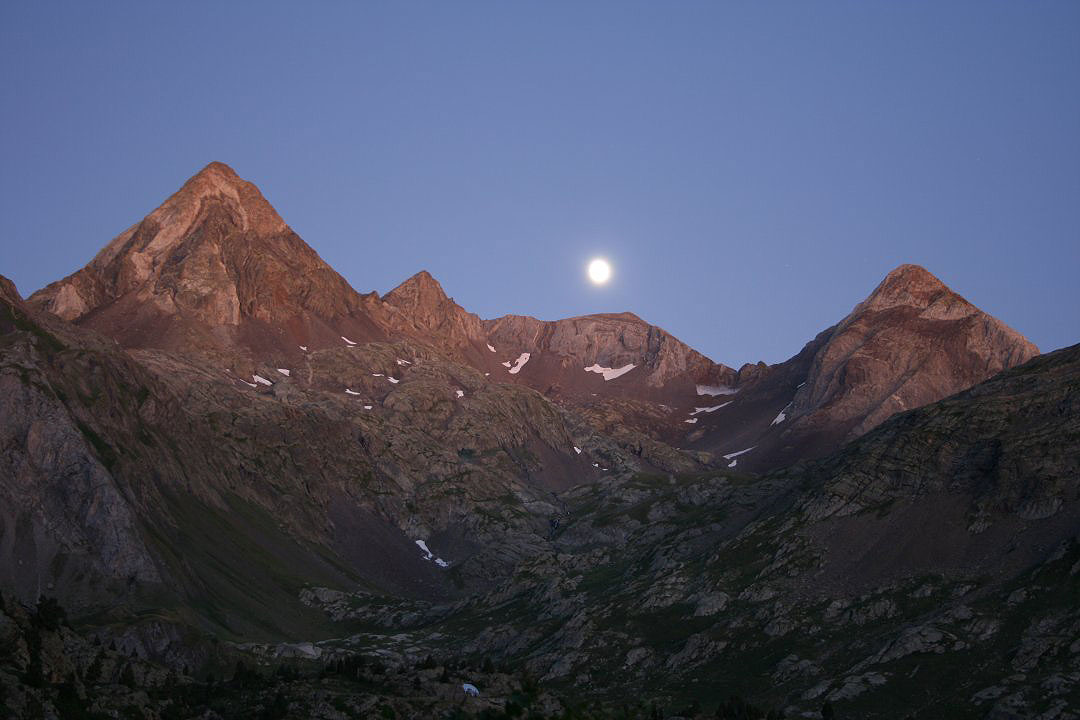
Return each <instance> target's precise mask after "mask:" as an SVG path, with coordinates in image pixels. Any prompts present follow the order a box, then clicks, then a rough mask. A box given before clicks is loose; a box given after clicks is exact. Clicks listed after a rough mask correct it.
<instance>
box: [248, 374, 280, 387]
mask: <svg viewBox="0 0 1080 720" xmlns="http://www.w3.org/2000/svg"><path fill="white" fill-rule="evenodd" d="M251 379H252V380H254V381H255V382H257V383H262V384H263V385H273V384H274V383H272V382H270V381H269V380H267V379H266V378H264V377H263V376H262V375H252V376H251Z"/></svg>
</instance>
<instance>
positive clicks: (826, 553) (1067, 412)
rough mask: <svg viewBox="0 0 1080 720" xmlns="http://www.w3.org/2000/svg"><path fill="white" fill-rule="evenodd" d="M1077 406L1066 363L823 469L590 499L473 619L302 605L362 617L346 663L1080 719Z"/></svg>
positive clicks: (1071, 357)
mask: <svg viewBox="0 0 1080 720" xmlns="http://www.w3.org/2000/svg"><path fill="white" fill-rule="evenodd" d="M1078 401H1080V346H1074V347H1072V348H1069V349H1067V350H1063V351H1059V352H1057V353H1053V354H1051V355H1048V356H1045V357H1040V358H1037V359H1036V360H1033V361H1031V362H1029V363H1028V364H1026V365H1024V366H1022V367H1020V368H1017V369H1014V370H1012V371H1008V372H1005V373H1002V374H1000V375H999V376H997V377H995V378H994V379H992V380H991V381H989V382H987V383H984V384H982V385H979V386H976V387H975V388H972V389H971V390H969V391H967V392H965V393H961V394H959V395H956V396H952V397H950V398H948V399H947V400H945V401H943V402H941V403H937V404H934V405H930V406H927V407H925V408H923V409H921V410H918V411H915V412H913V413H909V414H906V415H903V416H901V417H896V418H893V419H892V420H890V421H888V422H886V423H885V424H884V425H882V426H881V427H880V428H878V429H877V430H875V431H873V432H871V433H869V434H867V435H866V436H865V437H863V438H862V439H860V440H859V441H858V442H856V443H854V444H852V445H851V446H849V447H848V448H846V449H844V450H843V451H841V452H839V453H837V454H835V455H832V456H830V457H829V458H826V459H824V460H821V461H819V462H815V463H807V464H803V465H800V466H798V467H795V468H790V469H787V470H784V471H780V472H778V473H774V474H772V475H768V476H765V477H761V478H754V477H751V476H746V475H740V474H736V473H727V472H719V473H712V474H706V475H684V476H671V477H664V476H659V477H656V476H653V477H650V476H645V475H638V476H634V477H628V478H623V479H618V480H615V479H613V480H609V481H604V482H602V483H599V484H594V485H589V486H583V487H580V488H578V489H577V490H575V491H574V492H573V493H570V494H567V495H564V497H563V499H564V501H565V502H566V503H567V508H568V516H567V520H566V522H565V523H564V524H563V525H562V526H561V527H560V529H559V531H558V532H557V533H556V534H555V536H554V537H553V539H552V541H551V543H550V545H549V546H548V547H547V548H546V549H545V550H544V551H543V552H540V553H538V554H537V555H536V556H534V557H533V558H531V559H530V560H528V561H527V562H524V563H522V564H521V565H519V566H518V568H517V569H516V570H515V572H514V574H513V576H512V577H511V578H510V579H508V580H507V581H505V582H504V583H502V584H501V585H500V586H499V587H498V588H496V589H495V590H493V591H491V592H488V593H483V594H479V595H476V596H474V597H472V598H471V599H469V600H468V602H464V603H458V604H456V605H454V606H438V605H431V604H422V605H417V604H408V603H399V604H397V605H396V606H392V607H391V608H383V609H382V610H380V611H379V612H373V610H372V606H371V605H370V603H362V602H356V601H355V600H354V601H352V602H349V598H348V596H343V595H341V594H339V593H334V592H332V591H328V590H327V591H316V592H313V593H311V594H310V595H309V596H308V597H309V601H310V602H312V603H313V604H314V605H316V606H319V607H322V608H324V609H325V610H326V611H327V612H328V613H329V614H331V616H333V617H336V618H339V619H346V618H350V617H351V618H361V617H362V618H364V619H365V620H366V621H367V622H368V623H369V628H371V630H370V631H369V634H368V635H365V636H364V637H363V638H362V639H360V638H358V639H356V641H355V643H356V644H355V647H356V648H359V649H363V650H365V651H370V650H371V649H372V648H374V647H384V648H396V650H395V652H403V650H404V648H406V647H409V646H411V647H414V648H422V649H423V650H424V651H430V649H431V648H438V649H439V650H440V651H441V652H460V651H461V650H462V649H463V648H464V650H465V651H466V652H469V653H471V654H473V655H474V656H476V657H484V656H489V657H492V656H493V657H495V658H496V659H497V661H498V662H501V663H520V664H523V665H524V666H525V667H527V668H528V669H529V670H530V671H531V672H533V673H534V674H535V675H536V676H537V677H539V678H540V680H541V685H543V686H545V687H570V688H574V691H575V692H576V693H579V694H580V695H582V696H584V697H591V698H595V699H598V700H604V699H607V700H609V701H611V702H612V703H613V704H615V705H617V701H618V698H621V697H625V693H627V692H630V691H631V689H632V692H634V693H635V695H636V696H637V697H652V698H658V699H659V701H660V702H661V703H662V704H664V705H667V706H668V707H670V708H680V707H685V706H687V705H689V704H692V703H694V702H696V703H698V706H699V707H705V708H711V707H713V706H715V705H716V704H717V703H719V702H721V700H722V699H723V698H724V697H726V696H727V694H729V693H732V692H741V693H747V694H749V695H750V696H751V699H752V700H754V701H755V702H757V703H760V704H762V705H765V706H773V707H779V708H783V709H784V710H785V712H786V713H787V716H788V717H818V714H817V713H818V711H820V710H821V709H822V708H823V706H824V704H825V703H828V704H829V706H830V707H831V708H832V710H833V711H835V713H836V716H837V717H860V718H876V717H881V718H888V717H908V718H922V717H926V718H936V717H943V716H944V717H991V718H1004V717H1040V718H1050V717H1055V718H1067V717H1075V716H1076V713H1077V710H1078V709H1080V706H1078V705H1077V701H1078V700H1080V643H1077V641H1076V638H1077V637H1080V635H1078V633H1080V612H1078V609H1077V605H1076V603H1075V599H1076V597H1077V593H1078V592H1080V488H1078V486H1077V483H1076V478H1077V476H1078V473H1080V454H1078V453H1077V452H1076V449H1077V446H1078V442H1080V406H1078V405H1077V403H1078ZM388 635H393V636H394V637H396V638H397V642H398V644H397V645H394V644H390V643H387V642H386V641H385V640H380V639H379V638H380V637H385V636H388ZM462 638H468V639H467V640H463V639H462ZM402 643H404V645H403V644H402ZM408 652H409V651H408V650H404V654H405V655H406V656H407V655H408ZM413 652H415V651H413Z"/></svg>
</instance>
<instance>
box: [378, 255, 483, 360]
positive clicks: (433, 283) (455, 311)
mask: <svg viewBox="0 0 1080 720" xmlns="http://www.w3.org/2000/svg"><path fill="white" fill-rule="evenodd" d="M382 300H383V302H384V303H385V304H386V305H387V306H388V308H389V309H390V310H391V312H392V313H393V320H392V321H391V323H392V325H393V326H394V327H395V328H396V329H398V330H401V331H404V332H406V333H411V334H417V333H419V334H435V335H437V336H439V337H440V339H442V340H444V341H446V340H449V341H451V342H453V343H454V344H458V345H464V344H466V343H469V342H476V341H479V339H480V338H481V336H482V328H481V324H480V318H478V317H477V316H476V315H473V314H472V313H470V312H467V311H466V310H465V309H464V308H462V307H461V306H460V305H458V304H457V303H456V302H454V299H453V298H451V297H448V296H447V294H446V292H445V291H444V290H443V289H442V285H440V284H439V281H438V280H436V279H435V278H433V277H432V276H431V273H429V272H428V271H427V270H421V271H420V272H418V273H416V274H415V275H413V276H412V277H410V278H409V279H408V280H406V281H405V282H403V283H401V284H400V285H398V286H397V287H396V288H394V289H393V290H391V291H390V292H388V293H386V295H384V296H383V297H382Z"/></svg>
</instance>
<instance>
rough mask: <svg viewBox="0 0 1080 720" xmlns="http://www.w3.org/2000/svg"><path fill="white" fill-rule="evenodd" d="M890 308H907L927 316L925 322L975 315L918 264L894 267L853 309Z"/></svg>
mask: <svg viewBox="0 0 1080 720" xmlns="http://www.w3.org/2000/svg"><path fill="white" fill-rule="evenodd" d="M894 307H911V308H916V309H918V310H921V311H923V312H924V313H929V314H928V315H926V317H927V318H928V319H937V320H955V319H957V318H961V317H967V316H968V315H971V314H973V313H976V312H978V308H976V307H975V306H974V305H972V304H971V303H969V302H968V301H967V300H965V299H964V298H962V297H961V296H960V295H957V294H956V293H955V292H953V291H952V290H950V289H949V287H948V286H947V285H945V283H943V282H942V281H941V280H939V279H938V278H937V277H936V276H934V274H933V273H931V272H930V271H928V270H927V269H926V268H924V267H922V266H921V265H912V264H905V265H900V266H899V267H897V268H895V269H894V270H893V271H892V272H890V273H889V274H888V275H886V276H885V279H884V280H882V281H881V283H880V284H879V285H878V286H877V287H876V288H875V289H874V291H873V292H872V293H870V295H869V297H867V298H866V300H864V301H863V302H862V303H860V304H859V306H858V307H857V308H856V312H859V311H873V312H880V311H882V310H888V309H889V308H894Z"/></svg>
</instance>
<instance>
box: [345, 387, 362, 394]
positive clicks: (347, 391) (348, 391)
mask: <svg viewBox="0 0 1080 720" xmlns="http://www.w3.org/2000/svg"><path fill="white" fill-rule="evenodd" d="M345 394H346V395H359V394H360V393H358V392H355V391H353V390H350V389H349V388H345Z"/></svg>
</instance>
